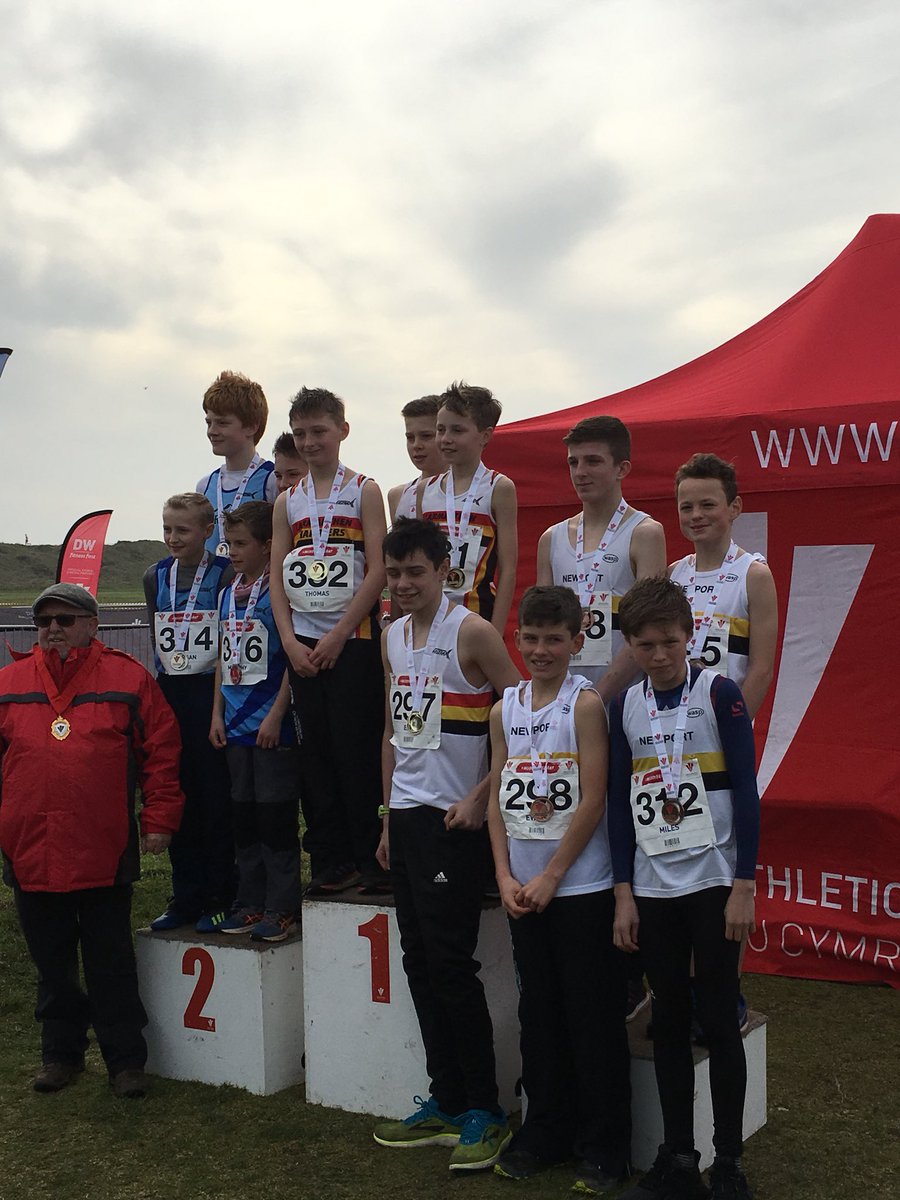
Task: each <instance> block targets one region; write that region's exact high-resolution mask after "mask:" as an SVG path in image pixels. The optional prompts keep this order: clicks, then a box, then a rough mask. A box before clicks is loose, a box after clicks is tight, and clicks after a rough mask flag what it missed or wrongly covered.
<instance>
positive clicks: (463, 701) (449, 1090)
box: [374, 517, 518, 1171]
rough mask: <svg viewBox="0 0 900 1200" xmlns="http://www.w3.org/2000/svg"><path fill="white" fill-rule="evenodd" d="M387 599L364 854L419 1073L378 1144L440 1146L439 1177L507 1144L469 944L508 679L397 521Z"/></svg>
mask: <svg viewBox="0 0 900 1200" xmlns="http://www.w3.org/2000/svg"><path fill="white" fill-rule="evenodd" d="M384 562H385V568H386V571H387V579H388V586H389V588H390V590H391V597H392V599H394V600H395V601H396V602H397V604H398V605H399V607H400V610H401V612H402V613H403V614H404V616H403V618H402V619H401V620H397V621H394V622H393V624H392V625H391V626H390V627H389V629H388V631H387V633H386V634H385V637H384V640H383V644H382V655H383V660H384V675H385V686H386V696H385V702H386V708H387V714H386V725H385V733H384V743H383V760H382V771H383V785H384V800H385V803H386V805H388V808H387V809H386V810H385V816H384V825H383V829H382V835H381V842H380V844H379V847H378V859H379V862H380V863H381V865H382V866H383V867H384V868H385V869H387V868H388V867H389V868H390V873H391V879H392V881H393V885H394V895H395V898H396V912H397V924H398V926H399V929H400V944H401V946H402V949H403V969H404V971H405V972H406V977H407V981H408V983H409V990H410V993H411V995H412V998H413V1003H414V1004H415V1008H416V1015H417V1016H418V1019H419V1028H420V1030H421V1034H422V1042H423V1044H424V1047H425V1061H426V1064H427V1069H428V1074H429V1076H430V1079H431V1086H430V1093H429V1096H428V1099H427V1100H425V1101H421V1098H420V1097H418V1096H417V1097H416V1098H415V1100H416V1103H417V1104H419V1105H420V1106H419V1108H418V1109H417V1110H416V1112H414V1113H413V1114H412V1115H411V1116H409V1117H407V1118H406V1120H404V1121H386V1122H382V1123H381V1124H379V1125H377V1126H376V1128H375V1131H374V1137H375V1141H376V1142H378V1143H379V1144H380V1145H382V1146H391V1147H410V1146H434V1145H439V1146H452V1147H453V1153H452V1155H451V1157H450V1170H451V1171H472V1170H481V1169H484V1168H487V1167H490V1166H492V1165H493V1163H494V1162H496V1160H497V1157H498V1156H499V1154H500V1152H501V1151H502V1149H503V1147H504V1146H505V1145H506V1143H507V1141H508V1140H509V1137H510V1133H509V1125H508V1122H507V1119H506V1114H505V1113H504V1112H503V1110H502V1109H501V1108H500V1106H499V1103H498V1091H497V1078H496V1069H495V1062H494V1043H493V1028H492V1026H491V1017H490V1013H489V1012H488V1008H487V1004H486V1002H485V997H484V988H483V986H482V983H481V980H480V979H479V978H478V963H477V962H476V961H475V950H476V946H477V943H478V927H479V924H480V921H481V902H482V896H483V893H484V882H485V880H484V876H485V874H486V863H487V853H486V851H487V845H486V842H487V837H486V831H485V829H484V827H483V826H484V816H485V806H486V803H487V795H488V788H487V783H488V780H487V770H488V762H487V751H488V746H487V741H488V738H487V734H488V715H489V713H490V707H491V701H492V697H493V689H495V688H496V689H497V690H498V691H502V690H503V689H504V688H506V687H508V686H510V685H512V683H513V682H514V681H515V680H517V679H518V673H517V671H516V669H515V667H514V666H513V664H512V661H511V660H510V657H509V654H508V653H507V651H506V647H505V646H504V645H503V639H502V638H501V637H500V635H499V633H498V632H497V631H496V629H493V628H492V627H491V625H490V624H488V622H487V621H485V620H484V619H483V618H481V617H479V616H477V615H476V614H475V613H471V612H469V611H468V610H467V609H465V608H463V607H462V606H461V605H456V604H450V602H449V601H448V600H447V599H446V597H445V596H444V595H443V584H444V581H445V580H446V577H447V572H448V571H449V570H450V547H449V544H448V541H447V538H446V536H445V535H444V534H443V533H442V532H441V530H440V529H438V528H437V526H436V525H434V524H433V523H432V522H430V521H418V520H416V521H413V520H407V519H405V518H402V517H401V518H398V520H397V522H396V524H395V526H394V527H393V529H392V530H391V532H390V533H389V534H388V535H387V537H386V538H385V539H384Z"/></svg>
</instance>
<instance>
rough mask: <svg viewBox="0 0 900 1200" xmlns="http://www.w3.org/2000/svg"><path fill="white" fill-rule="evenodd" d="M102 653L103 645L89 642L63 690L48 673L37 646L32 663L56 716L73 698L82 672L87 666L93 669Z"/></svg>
mask: <svg viewBox="0 0 900 1200" xmlns="http://www.w3.org/2000/svg"><path fill="white" fill-rule="evenodd" d="M102 653H103V645H102V643H100V642H98V641H94V642H93V643H92V644H91V648H90V650H89V651H88V653H87V655H86V657H85V659H84V662H83V663H82V665H81V666H80V667H79V669H78V670H77V671H76V672H75V675H74V677H73V678H72V679H70V680H69V684H68V687H66V688H65V689H64V690H63V691H59V689H58V688H57V686H56V684H55V683H54V681H53V676H52V675H51V674H50V668H49V667H48V666H47V664H46V662H45V661H44V651H43V650H41V649H40V648H38V652H37V653H36V654H35V656H34V665H35V667H36V668H37V673H38V675H40V677H41V683H42V684H43V685H44V691H45V692H46V693H47V699H48V700H49V701H50V707H51V708H55V709H56V715H57V717H61V716H62V715H63V713H64V712H65V711H66V709H67V708H68V707H69V705H70V704H71V703H72V701H73V700H74V698H75V693H76V692H77V691H78V688H79V686H80V684H81V681H82V679H84V672H85V670H86V669H87V668H90V669H91V670H93V668H94V667H95V666H96V664H97V660H98V658H99V657H100V655H101V654H102Z"/></svg>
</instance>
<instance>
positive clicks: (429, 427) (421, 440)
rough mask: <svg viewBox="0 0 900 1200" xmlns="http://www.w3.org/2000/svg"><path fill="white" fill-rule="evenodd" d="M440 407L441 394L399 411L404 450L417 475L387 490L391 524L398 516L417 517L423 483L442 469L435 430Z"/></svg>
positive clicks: (423, 487)
mask: <svg viewBox="0 0 900 1200" xmlns="http://www.w3.org/2000/svg"><path fill="white" fill-rule="evenodd" d="M440 407H441V398H440V396H420V397H419V398H418V400H410V401H409V403H408V404H404V405H403V408H402V409H401V410H400V414H401V416H402V417H403V421H404V424H405V425H406V453H407V454H408V455H409V457H410V461H411V462H412V464H413V466H414V467H415V468H416V469H417V470H418V472H419V475H418V477H417V478H416V479H412V480H410V482H409V483H398V484H397V486H396V487H392V488H391V490H390V491H389V492H388V514H389V516H390V521H391V524H392V525H393V523H394V521H395V520H396V519H397V517H410V518H416V517H417V516H418V515H419V508H420V506H421V502H422V492H423V491H424V490H425V484H426V483H427V482H428V480H429V479H430V478H431V477H432V476H433V475H437V474H439V473H440V472H441V471H442V470H443V469H444V460H443V458H442V457H441V452H440V449H439V447H438V442H437V434H436V431H435V425H436V424H437V415H438V409H439V408H440Z"/></svg>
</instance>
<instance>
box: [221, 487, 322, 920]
mask: <svg viewBox="0 0 900 1200" xmlns="http://www.w3.org/2000/svg"><path fill="white" fill-rule="evenodd" d="M225 538H226V540H227V542H228V549H229V554H230V556H231V563H232V566H233V567H234V569H235V571H236V572H237V575H236V577H235V580H234V583H232V585H231V586H230V587H229V588H228V589H227V591H225V592H224V593H223V595H222V600H221V606H220V630H221V637H220V655H219V661H218V663H217V665H216V702H215V706H214V708H213V714H212V721H211V723H210V729H209V738H210V741H211V742H212V744H213V745H214V746H215V747H216V748H217V749H224V750H225V757H226V760H227V762H228V773H229V775H230V776H231V800H232V813H233V819H234V840H235V847H236V850H237V865H238V874H239V881H238V892H237V898H236V899H235V903H234V908H233V910H232V913H231V916H229V917H227V918H226V919H225V920H224V921H222V922H221V923H220V924H219V925H218V926H217V927H216V931H217V932H218V933H227V934H241V933H249V934H250V936H251V938H252V939H253V940H254V941H261V942H281V941H284V939H285V938H287V937H288V936H289V935H290V933H291V932H292V931H293V929H294V927H295V925H296V921H297V912H298V910H299V908H300V847H299V844H298V841H297V834H298V829H297V812H298V799H299V793H300V770H299V761H298V752H297V745H296V736H295V733H294V728H293V724H292V722H291V720H290V713H289V707H290V692H289V690H288V681H287V670H286V668H287V657H286V655H285V653H284V649H283V647H282V644H281V639H280V638H279V636H278V629H277V627H276V625H275V620H274V617H273V616H272V605H271V600H270V597H269V553H270V551H271V548H272V506H271V505H270V504H267V503H266V502H265V501H261V500H251V501H249V502H248V503H247V504H242V505H241V507H240V508H238V509H235V510H234V511H233V512H229V513H226V514H225Z"/></svg>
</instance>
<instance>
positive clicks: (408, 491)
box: [394, 479, 419, 521]
mask: <svg viewBox="0 0 900 1200" xmlns="http://www.w3.org/2000/svg"><path fill="white" fill-rule="evenodd" d="M418 486H419V480H418V479H414V480H413V481H412V482H411V483H408V484H407V485H406V487H405V488H404V489H403V491H402V492H401V493H400V499H399V500H398V501H397V511H396V512H395V513H394V520H395V521H396V520H397V518H398V517H409V519H410V520H411V521H414V520H415V519H416V515H417V514H416V489H417V488H418Z"/></svg>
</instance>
